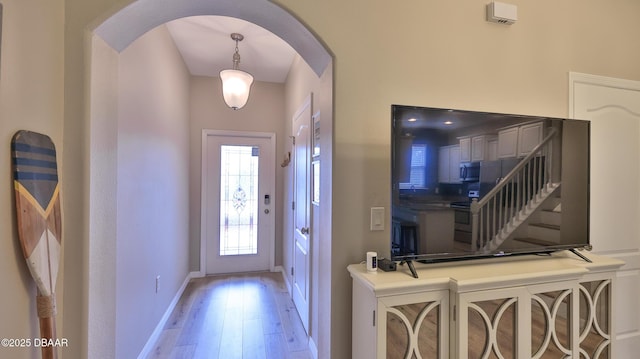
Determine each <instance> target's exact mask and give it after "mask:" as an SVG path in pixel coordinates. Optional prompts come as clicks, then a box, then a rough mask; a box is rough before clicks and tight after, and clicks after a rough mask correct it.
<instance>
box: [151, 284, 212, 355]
mask: <svg viewBox="0 0 640 359" xmlns="http://www.w3.org/2000/svg"><path fill="white" fill-rule="evenodd" d="M198 277H201V274H200V272H190V273H189V274H187V277H186V278H185V279H184V282H182V285H181V286H180V288H179V289H178V292H176V295H175V296H174V297H173V300H172V301H171V303H169V307H167V310H166V311H165V312H164V315H163V316H162V318H161V319H160V322H158V325H156V329H154V330H153V333H151V336H150V337H149V340H147V344H145V345H144V348H142V351H141V352H140V354H139V355H138V359H144V358H146V357H147V356H149V354H150V353H151V351H152V350H153V347H154V346H155V345H156V342H157V341H158V339H160V335H161V334H162V330H163V329H164V326H165V324H167V321H168V320H169V317H170V316H171V313H172V312H173V309H175V307H176V305H177V304H178V301H179V300H180V297H181V296H182V293H183V292H184V289H185V288H186V287H187V284H189V281H190V280H191V278H198Z"/></svg>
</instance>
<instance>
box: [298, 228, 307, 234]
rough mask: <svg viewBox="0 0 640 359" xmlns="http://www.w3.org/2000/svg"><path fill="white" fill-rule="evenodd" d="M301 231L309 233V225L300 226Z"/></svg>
mask: <svg viewBox="0 0 640 359" xmlns="http://www.w3.org/2000/svg"><path fill="white" fill-rule="evenodd" d="M300 233H302V234H309V227H302V228H300Z"/></svg>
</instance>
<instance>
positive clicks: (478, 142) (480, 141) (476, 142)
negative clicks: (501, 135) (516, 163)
mask: <svg viewBox="0 0 640 359" xmlns="http://www.w3.org/2000/svg"><path fill="white" fill-rule="evenodd" d="M494 138H495V136H489V135H479V136H468V137H461V138H459V141H460V162H479V161H484V160H488V146H489V141H491V140H492V139H494Z"/></svg>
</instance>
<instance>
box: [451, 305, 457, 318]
mask: <svg viewBox="0 0 640 359" xmlns="http://www.w3.org/2000/svg"><path fill="white" fill-rule="evenodd" d="M456 309H457V308H456V306H455V304H454V305H453V312H452V313H451V317H452V318H453V321H454V322H455V321H456Z"/></svg>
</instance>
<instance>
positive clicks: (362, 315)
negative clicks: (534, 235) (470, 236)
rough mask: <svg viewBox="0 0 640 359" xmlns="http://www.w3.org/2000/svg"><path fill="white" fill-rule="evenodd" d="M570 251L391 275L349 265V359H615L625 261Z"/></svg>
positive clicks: (427, 266) (420, 266)
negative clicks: (618, 289) (616, 307)
mask: <svg viewBox="0 0 640 359" xmlns="http://www.w3.org/2000/svg"><path fill="white" fill-rule="evenodd" d="M588 257H589V258H590V259H591V260H592V261H593V262H592V263H587V262H585V261H583V260H581V259H579V258H577V257H576V256H575V255H573V254H571V253H568V252H558V253H554V254H553V255H551V256H550V257H545V258H541V257H538V256H525V257H519V258H518V259H513V258H511V259H505V258H494V259H484V260H476V261H468V262H464V263H461V264H459V265H456V264H455V263H447V264H437V265H436V264H421V263H416V264H415V266H416V270H417V273H418V277H419V278H417V279H415V278H413V277H412V276H411V274H410V273H409V269H408V268H407V267H406V266H400V265H399V266H398V271H396V272H382V271H378V272H374V273H371V272H367V271H366V268H365V265H364V264H353V265H350V266H349V267H348V271H349V273H350V274H351V277H352V279H353V305H352V338H353V343H352V358H353V359H371V358H378V359H383V358H389V359H394V358H441V359H444V358H460V359H465V358H472V359H476V358H486V357H504V358H533V357H553V358H560V357H562V358H578V357H582V356H583V355H586V357H587V358H596V357H599V358H602V357H606V358H611V357H615V348H612V344H611V343H612V341H611V340H610V339H611V335H612V334H611V333H612V328H614V327H615V326H614V324H615V323H614V322H613V317H612V315H611V305H612V303H615V302H616V300H617V299H616V298H613V293H614V286H615V280H616V271H617V270H618V268H620V266H622V265H623V262H622V261H620V260H617V259H612V258H607V257H601V256H596V255H593V254H588Z"/></svg>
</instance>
